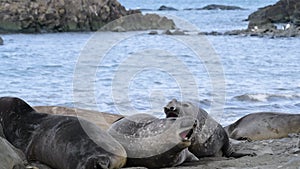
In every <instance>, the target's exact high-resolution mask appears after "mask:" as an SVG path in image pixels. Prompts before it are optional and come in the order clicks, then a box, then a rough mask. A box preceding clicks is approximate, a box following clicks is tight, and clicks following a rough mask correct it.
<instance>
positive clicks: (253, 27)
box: [225, 0, 300, 37]
mask: <svg viewBox="0 0 300 169" xmlns="http://www.w3.org/2000/svg"><path fill="white" fill-rule="evenodd" d="M247 20H248V21H249V24H248V28H247V29H244V30H233V31H228V32H226V33H225V35H249V36H260V37H263V36H268V37H299V36H300V1H299V0H280V1H279V2H277V3H276V4H274V5H269V6H266V7H263V8H260V9H258V10H257V11H256V12H254V13H252V14H250V15H249V17H248V19H247Z"/></svg>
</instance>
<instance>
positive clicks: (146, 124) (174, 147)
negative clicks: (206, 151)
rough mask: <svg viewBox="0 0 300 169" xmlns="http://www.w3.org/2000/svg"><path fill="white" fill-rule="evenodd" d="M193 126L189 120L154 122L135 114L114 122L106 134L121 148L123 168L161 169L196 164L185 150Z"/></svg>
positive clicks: (193, 158) (158, 120) (192, 121)
mask: <svg viewBox="0 0 300 169" xmlns="http://www.w3.org/2000/svg"><path fill="white" fill-rule="evenodd" d="M196 125H197V120H196V119H194V118H191V117H188V118H180V119H158V118H156V117H154V116H151V115H148V114H136V115H132V116H128V117H125V118H123V119H121V120H119V121H117V122H115V123H114V124H113V125H112V126H111V127H110V128H109V130H108V133H109V134H111V135H112V136H113V137H114V138H115V139H116V140H118V141H119V142H120V143H121V144H122V145H123V146H124V148H125V150H126V152H127V163H126V167H147V168H162V167H171V166H177V165H180V164H182V163H183V162H187V161H198V158H197V157H195V156H194V155H193V154H192V153H190V152H189V151H188V149H187V147H188V146H190V144H191V140H190V139H191V137H192V135H193V133H194V129H195V127H196Z"/></svg>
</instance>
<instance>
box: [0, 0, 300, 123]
mask: <svg viewBox="0 0 300 169" xmlns="http://www.w3.org/2000/svg"><path fill="white" fill-rule="evenodd" d="M120 2H121V3H122V4H123V5H124V6H125V7H126V8H127V9H143V13H159V14H162V15H167V16H169V17H176V18H177V20H178V21H180V22H177V23H179V25H178V26H179V27H186V26H187V25H193V26H194V27H193V28H196V29H197V31H208V32H210V31H219V32H225V31H227V30H233V29H245V28H246V27H247V24H248V23H247V22H245V21H243V20H244V19H246V18H247V16H248V15H249V14H250V13H252V12H253V11H255V10H257V9H258V8H260V7H263V6H266V5H271V4H274V3H276V0H214V1H204V0H177V1H174V0H162V1H158V0H138V1H134V0H121V1H120ZM208 4H223V5H235V6H240V7H242V8H245V10H233V11H221V10H212V11H208V10H201V11H198V10H191V11H186V10H183V9H185V8H200V7H203V6H205V5H208ZM161 5H166V6H171V7H174V8H177V9H178V11H157V9H158V8H159V7H160V6H161ZM189 28H190V27H189ZM1 37H2V38H3V39H4V43H5V44H4V45H3V46H0V80H1V84H0V96H16V97H21V98H22V99H24V100H26V101H27V102H28V103H30V104H31V105H33V106H38V105H59V106H70V107H82V108H88V109H94V110H98V111H103V112H111V113H117V114H124V115H130V114H135V113H143V112H144V113H149V114H153V115H155V116H157V117H164V114H163V107H164V105H165V104H167V102H168V101H170V100H171V99H173V98H176V99H178V100H185V101H190V102H192V103H194V104H196V105H199V106H200V107H202V108H204V109H206V110H207V111H208V112H210V113H212V116H214V118H216V119H218V121H219V122H220V123H221V124H222V125H227V124H230V123H232V122H234V121H235V120H237V119H238V118H240V117H242V116H244V115H246V114H249V113H254V112H261V111H274V112H283V113H299V108H300V66H299V65H300V50H299V46H300V38H269V37H264V38H260V37H244V36H206V37H204V36H199V35H189V36H183V37H180V36H167V35H148V34H147V32H127V33H111V32H109V33H107V32H106V33H101V32H100V33H56V34H6V35H1ZM214 112H215V113H214Z"/></svg>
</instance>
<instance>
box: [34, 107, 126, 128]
mask: <svg viewBox="0 0 300 169" xmlns="http://www.w3.org/2000/svg"><path fill="white" fill-rule="evenodd" d="M33 108H34V109H35V110H36V111H37V112H43V113H47V114H58V115H68V116H77V117H81V118H84V119H86V120H88V121H90V122H92V123H94V124H96V125H97V126H99V127H100V128H102V129H104V130H107V129H108V128H109V127H110V126H111V124H112V123H113V122H115V121H117V120H119V119H120V118H123V117H124V116H122V115H118V114H110V113H104V112H98V111H93V110H86V109H79V108H71V107H61V106H35V107H33Z"/></svg>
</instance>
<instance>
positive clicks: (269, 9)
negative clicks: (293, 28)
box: [248, 0, 300, 23]
mask: <svg viewBox="0 0 300 169" xmlns="http://www.w3.org/2000/svg"><path fill="white" fill-rule="evenodd" d="M299 10H300V1H299V0H280V1H279V2H277V3H276V4H274V5H269V6H266V7H263V8H260V9H258V10H257V11H256V12H254V13H252V14H251V15H249V17H248V20H249V21H252V22H255V21H262V20H270V21H271V22H272V23H288V22H292V21H293V20H294V19H295V20H297V18H298V19H300V18H299V15H298V11H299Z"/></svg>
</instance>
